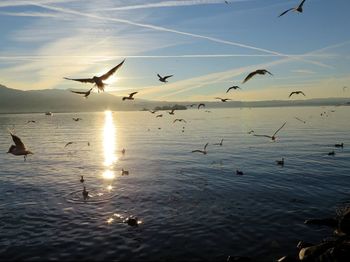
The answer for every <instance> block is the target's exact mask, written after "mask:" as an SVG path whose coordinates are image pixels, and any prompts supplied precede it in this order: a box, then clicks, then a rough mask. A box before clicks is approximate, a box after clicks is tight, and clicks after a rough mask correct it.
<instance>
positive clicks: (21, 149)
mask: <svg viewBox="0 0 350 262" xmlns="http://www.w3.org/2000/svg"><path fill="white" fill-rule="evenodd" d="M225 3H226V4H229V2H227V1H225ZM304 3H305V0H303V1H302V2H301V3H300V4H299V5H298V6H297V7H293V8H290V9H288V10H286V11H284V12H283V13H281V14H280V15H279V17H281V16H283V15H285V14H287V13H288V12H290V11H296V12H299V13H302V12H303V5H304ZM124 63H125V59H124V60H123V61H122V62H120V63H119V64H118V65H116V66H115V67H113V68H112V69H110V70H109V71H108V72H106V73H105V74H103V75H100V76H93V77H91V78H68V77H64V79H66V80H71V81H77V82H81V83H89V84H93V85H94V86H93V87H91V88H90V89H89V90H88V91H73V90H71V92H73V93H75V94H78V95H83V97H85V98H88V97H89V96H90V95H91V93H92V92H93V90H94V88H97V92H98V93H99V92H104V91H105V88H106V86H107V84H106V83H105V82H104V81H106V80H107V79H108V78H109V77H111V76H112V75H113V74H114V73H115V72H116V71H117V70H118V69H119V68H121V67H122V66H123V64H124ZM258 75H262V76H264V75H270V76H273V74H272V73H271V72H270V71H268V70H266V69H257V70H255V71H252V72H250V73H249V74H248V75H247V76H246V77H245V78H244V80H243V81H242V84H245V83H247V82H248V81H250V80H251V79H252V78H255V77H256V76H258ZM173 76H174V75H165V76H161V75H160V74H157V77H158V80H159V81H160V82H162V83H167V82H168V79H169V78H171V77H173ZM239 89H242V88H241V87H240V86H238V85H233V86H231V87H229V88H228V89H227V90H226V94H227V93H229V92H231V91H235V90H239ZM346 89H347V87H343V91H344V92H345V90H346ZM137 93H138V92H137V91H136V92H132V93H130V94H129V95H128V96H124V97H122V101H126V100H130V101H132V100H135V95H136V94H137ZM293 95H303V96H306V95H305V93H304V92H303V91H301V90H296V91H293V92H291V93H290V94H289V98H290V97H292V96H293ZM215 99H218V100H220V101H221V102H227V101H229V100H231V99H230V98H222V97H215ZM195 106H196V107H197V109H198V110H199V109H201V108H205V104H204V103H199V104H198V105H197V104H190V105H188V106H187V107H189V108H193V107H195ZM149 112H150V113H152V114H155V113H156V112H157V110H149ZM205 112H208V113H209V112H210V111H209V110H206V111H205ZM168 113H169V114H170V115H174V114H175V109H172V110H171V111H169V112H168ZM323 115H326V112H323V113H321V116H323ZM160 117H163V114H157V115H156V118H160ZM295 119H297V120H298V121H300V122H303V123H306V121H304V120H302V119H300V118H298V117H295ZM73 120H74V121H76V122H78V121H80V120H82V119H81V118H79V117H78V118H73ZM176 122H182V123H187V122H186V120H185V119H182V118H181V119H180V118H177V119H174V120H173V123H176ZM27 123H35V121H34V120H29V121H28V122H27ZM286 124H287V123H286V122H285V123H283V125H282V126H281V127H279V128H278V129H277V130H276V131H275V132H274V133H273V134H272V135H266V134H256V133H255V131H254V130H251V131H249V132H248V134H252V135H253V136H256V137H266V138H269V139H271V141H273V142H274V141H275V140H276V136H277V134H278V133H279V132H280V130H281V129H282V128H284V127H285V125H286ZM9 132H10V135H11V137H12V140H13V142H14V145H11V146H10V148H9V150H8V152H7V153H11V154H13V155H15V156H24V160H25V161H26V158H27V156H28V155H30V154H33V152H32V151H30V150H28V149H27V148H26V146H25V145H24V143H23V142H22V140H21V139H20V138H19V137H18V136H17V135H15V134H13V132H11V131H9ZM182 132H184V127H183V130H182ZM71 144H73V142H68V143H67V144H66V145H65V147H67V146H69V145H71ZM208 144H209V143H206V144H205V145H204V147H203V149H197V150H193V151H192V153H201V154H203V155H206V154H207V146H208ZM88 145H90V144H89V142H88ZM214 145H218V146H222V145H223V139H222V140H221V142H220V143H216V144H214ZM343 146H344V144H343V143H341V144H335V147H341V148H343ZM122 152H123V154H124V153H125V149H123V151H122ZM328 155H335V152H334V151H332V152H329V153H328ZM276 163H277V165H281V166H283V165H284V158H282V159H281V160H277V161H276ZM122 174H128V171H125V170H123V171H122ZM236 174H237V175H243V172H242V171H240V170H236ZM80 181H81V182H82V183H83V184H84V178H83V177H81V180H80ZM82 194H83V197H84V199H87V198H88V192H87V191H86V187H85V186H84V189H83V193H82Z"/></svg>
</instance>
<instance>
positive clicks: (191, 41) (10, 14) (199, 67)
mask: <svg viewBox="0 0 350 262" xmlns="http://www.w3.org/2000/svg"><path fill="white" fill-rule="evenodd" d="M299 3H300V1H299V0H229V1H228V4H226V3H225V1H221V0H178V1H174V0H168V1H161V0H150V1H141V0H100V1H95V0H28V1H27V0H1V1H0V34H1V38H0V39H1V41H0V79H1V81H0V84H3V85H5V86H7V87H10V88H15V89H21V90H34V89H53V88H54V89H85V90H88V89H89V88H90V87H91V86H90V85H91V84H82V83H79V82H73V81H68V80H65V79H63V77H70V78H87V77H92V76H94V75H101V74H103V73H105V72H107V71H108V70H109V69H111V68H112V67H114V66H115V65H117V64H119V63H120V62H121V61H122V60H123V59H126V61H125V63H124V65H123V66H122V68H120V69H119V70H118V71H117V72H116V73H115V75H113V77H111V79H109V80H108V81H107V83H108V86H107V88H106V91H107V92H110V93H111V94H116V95H126V94H128V93H131V92H134V91H138V92H139V93H138V94H137V97H138V98H143V99H149V100H162V101H214V100H215V97H218V96H219V97H227V98H231V99H233V100H242V101H254V100H286V99H288V95H289V93H290V92H291V91H295V90H302V91H304V93H305V94H306V97H302V96H296V97H294V98H293V97H292V99H309V98H325V97H349V95H350V88H349V90H347V89H343V87H344V86H348V85H349V87H350V84H349V80H350V32H349V30H348V25H349V24H350V17H349V15H348V10H350V1H349V0H306V2H305V4H304V12H303V13H302V14H301V13H297V12H289V13H288V14H286V15H285V16H282V17H278V16H279V14H281V13H282V12H283V11H285V10H287V9H289V8H291V7H295V6H297V5H298V4H299ZM263 68H264V69H267V70H269V71H270V72H271V73H272V74H273V76H256V77H255V78H253V79H251V80H250V81H248V82H247V83H245V84H242V80H243V79H244V78H245V77H246V75H247V74H248V73H249V72H251V71H254V70H256V69H263ZM157 73H159V74H160V75H172V74H173V75H174V76H173V77H172V78H169V79H168V80H169V82H168V83H166V84H164V83H161V82H159V81H158V77H157ZM232 85H239V86H240V87H241V90H237V91H236V90H235V91H232V92H230V93H229V94H226V89H227V88H228V87H230V86H232ZM343 90H345V91H343Z"/></svg>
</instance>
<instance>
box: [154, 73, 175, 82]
mask: <svg viewBox="0 0 350 262" xmlns="http://www.w3.org/2000/svg"><path fill="white" fill-rule="evenodd" d="M157 76H158V77H159V81H160V82H163V83H167V82H168V81H167V79H168V78H169V77H172V76H173V75H168V76H160V74H157Z"/></svg>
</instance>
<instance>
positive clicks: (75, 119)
mask: <svg viewBox="0 0 350 262" xmlns="http://www.w3.org/2000/svg"><path fill="white" fill-rule="evenodd" d="M72 119H73V120H74V121H75V122H78V121H80V120H83V119H82V118H80V117H77V118H74V117H73V118H72Z"/></svg>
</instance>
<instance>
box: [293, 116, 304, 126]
mask: <svg viewBox="0 0 350 262" xmlns="http://www.w3.org/2000/svg"><path fill="white" fill-rule="evenodd" d="M295 119H296V120H298V121H300V122H302V123H304V124H306V121H304V120H302V119H300V118H299V117H295Z"/></svg>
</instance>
